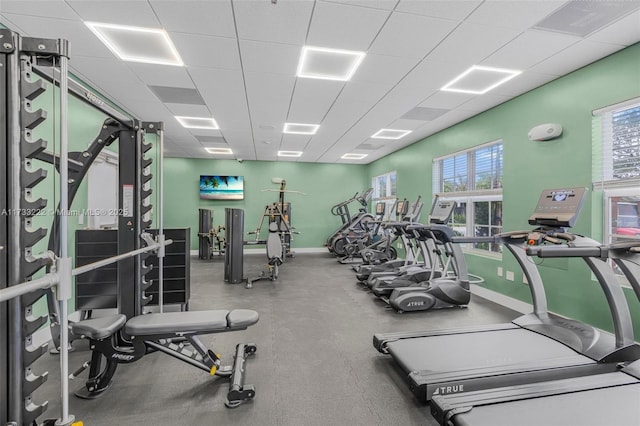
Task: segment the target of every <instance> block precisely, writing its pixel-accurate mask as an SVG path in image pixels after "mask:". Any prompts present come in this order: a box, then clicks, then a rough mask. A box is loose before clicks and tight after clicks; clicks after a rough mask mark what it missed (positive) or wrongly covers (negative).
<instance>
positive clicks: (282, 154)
mask: <svg viewBox="0 0 640 426" xmlns="http://www.w3.org/2000/svg"><path fill="white" fill-rule="evenodd" d="M300 156H302V151H278V157H300Z"/></svg>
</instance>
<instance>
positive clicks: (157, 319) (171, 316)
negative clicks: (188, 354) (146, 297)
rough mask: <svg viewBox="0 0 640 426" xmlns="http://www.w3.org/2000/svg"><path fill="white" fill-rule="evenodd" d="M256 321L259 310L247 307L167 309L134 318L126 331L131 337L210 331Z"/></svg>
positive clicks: (245, 324)
mask: <svg viewBox="0 0 640 426" xmlns="http://www.w3.org/2000/svg"><path fill="white" fill-rule="evenodd" d="M256 322H258V313H257V312H255V311H250V310H246V309H236V310H233V311H227V310H214V311H187V312H164V313H154V314H146V315H140V316H137V317H133V318H131V319H130V320H129V321H127V324H126V325H125V328H124V330H125V332H126V333H127V334H128V335H130V336H151V335H154V334H158V335H166V334H171V333H176V334H207V333H220V332H223V331H231V330H233V329H242V328H246V327H248V326H249V325H252V324H255V323H256Z"/></svg>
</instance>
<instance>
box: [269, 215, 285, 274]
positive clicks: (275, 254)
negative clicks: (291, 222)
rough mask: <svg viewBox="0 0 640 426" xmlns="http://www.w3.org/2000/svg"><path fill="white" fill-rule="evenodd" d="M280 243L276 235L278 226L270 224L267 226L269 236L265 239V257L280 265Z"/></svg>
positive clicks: (273, 223)
mask: <svg viewBox="0 0 640 426" xmlns="http://www.w3.org/2000/svg"><path fill="white" fill-rule="evenodd" d="M282 255H283V253H282V241H280V236H279V235H278V224H277V223H275V222H271V223H270V224H269V236H268V237H267V257H268V258H269V259H270V260H275V261H276V262H278V263H280V264H282Z"/></svg>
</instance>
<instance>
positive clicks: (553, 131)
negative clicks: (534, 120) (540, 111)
mask: <svg viewBox="0 0 640 426" xmlns="http://www.w3.org/2000/svg"><path fill="white" fill-rule="evenodd" d="M561 135H562V125H561V124H557V123H547V124H541V125H539V126H536V127H534V128H533V129H531V130H529V140H531V141H548V140H551V139H555V138H557V137H560V136H561Z"/></svg>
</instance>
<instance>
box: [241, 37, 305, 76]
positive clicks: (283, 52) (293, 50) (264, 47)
mask: <svg viewBox="0 0 640 426" xmlns="http://www.w3.org/2000/svg"><path fill="white" fill-rule="evenodd" d="M301 52H302V47H301V46H293V45H288V44H277V43H263V42H258V41H247V40H240V54H241V55H242V67H243V69H244V71H252V72H263V73H275V74H286V75H290V76H295V75H296V69H297V67H298V60H299V59H300V53H301Z"/></svg>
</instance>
